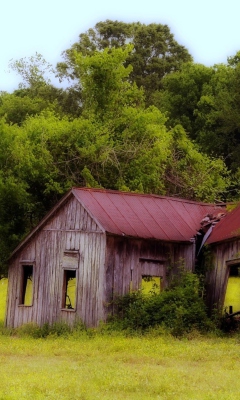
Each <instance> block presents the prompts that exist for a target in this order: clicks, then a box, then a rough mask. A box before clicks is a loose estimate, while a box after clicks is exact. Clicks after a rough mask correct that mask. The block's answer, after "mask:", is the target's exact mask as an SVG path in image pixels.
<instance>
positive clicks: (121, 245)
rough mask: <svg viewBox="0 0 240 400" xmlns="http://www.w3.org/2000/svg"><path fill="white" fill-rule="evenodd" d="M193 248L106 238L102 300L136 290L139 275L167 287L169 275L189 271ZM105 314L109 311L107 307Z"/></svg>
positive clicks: (139, 282)
mask: <svg viewBox="0 0 240 400" xmlns="http://www.w3.org/2000/svg"><path fill="white" fill-rule="evenodd" d="M194 258H195V245H194V244H192V243H190V244H178V243H163V242H162V243H161V242H158V241H154V240H143V239H139V240H138V239H129V238H124V237H114V236H107V258H106V281H107V291H106V299H107V302H110V301H111V300H112V298H113V296H114V295H124V294H126V293H128V292H129V290H130V282H131V289H132V290H137V289H139V288H140V285H141V281H142V275H154V276H161V277H162V278H163V286H167V285H168V281H169V280H170V279H171V275H173V274H176V273H178V271H179V266H181V265H183V264H184V265H185V267H186V268H187V269H188V270H189V271H192V270H193V266H194ZM109 312H112V308H111V307H109Z"/></svg>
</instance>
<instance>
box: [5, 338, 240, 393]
mask: <svg viewBox="0 0 240 400" xmlns="http://www.w3.org/2000/svg"><path fill="white" fill-rule="evenodd" d="M239 341H240V340H239V338H238V337H235V338H225V339H223V338H207V337H201V336H197V334H196V335H195V337H190V336H189V337H188V338H185V339H181V340H179V339H176V338H173V337H172V336H170V335H169V336H168V335H163V336H162V335H159V334H157V331H153V332H152V333H151V334H148V335H146V336H143V337H124V336H123V335H121V334H117V333H113V332H112V334H111V335H109V334H108V335H107V334H101V332H96V331H92V334H90V333H89V332H88V333H87V332H82V333H79V334H73V335H70V336H68V337H67V338H65V339H64V338H63V337H55V336H54V337H48V338H47V339H33V338H31V337H16V336H15V337H7V336H3V335H2V336H1V337H0V372H1V380H0V399H4V400H19V399H26V400H28V399H29V400H30V399H36V400H38V399H39V400H40V399H41V400H42V399H59V400H65V399H67V400H71V399H72V400H77V399H81V400H95V399H101V400H113V399H114V400H120V399H121V400H153V399H156V400H157V399H164V400H172V399H184V400H188V399H189V400H190V399H191V400H193V399H194V400H198V399H199V400H204V399H207V400H210V399H211V400H212V399H217V400H229V399H230V400H231V399H232V400H233V399H234V400H235V399H236V400H238V399H239V393H240V380H239V379H237V376H238V373H239V369H240V355H239V351H238V347H239Z"/></svg>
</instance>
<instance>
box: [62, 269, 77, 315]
mask: <svg viewBox="0 0 240 400" xmlns="http://www.w3.org/2000/svg"><path fill="white" fill-rule="evenodd" d="M75 307H76V270H73V269H65V270H64V275H63V300H62V308H65V309H68V310H74V309H75Z"/></svg>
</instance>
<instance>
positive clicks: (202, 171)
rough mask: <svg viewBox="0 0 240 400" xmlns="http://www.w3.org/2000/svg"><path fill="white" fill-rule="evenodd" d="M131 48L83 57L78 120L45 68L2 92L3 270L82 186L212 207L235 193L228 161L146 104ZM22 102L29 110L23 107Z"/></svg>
mask: <svg viewBox="0 0 240 400" xmlns="http://www.w3.org/2000/svg"><path fill="white" fill-rule="evenodd" d="M131 52H132V47H131V46H126V47H125V48H124V49H123V48H112V49H107V48H106V49H104V50H103V51H101V52H99V51H96V52H94V53H91V55H83V54H79V53H75V65H76V68H77V70H78V74H79V77H80V82H81V85H82V96H83V99H84V102H83V104H82V115H81V116H80V117H78V118H73V117H72V115H71V116H70V115H64V113H62V112H58V111H59V109H58V107H57V106H55V103H51V102H50V101H49V97H48V96H46V97H45V95H44V93H46V92H44V90H45V89H47V90H48V88H49V86H48V83H46V84H45V83H44V82H43V81H42V78H41V77H39V79H38V72H37V73H35V69H33V75H34V76H33V83H31V82H30V81H29V82H30V83H31V85H30V86H29V87H27V88H25V89H21V90H19V91H17V92H16V93H13V94H12V95H8V94H2V96H1V99H2V103H1V104H2V105H0V115H1V112H2V115H3V114H4V115H5V118H2V119H1V120H0V134H1V135H0V143H1V149H4V151H3V150H2V151H1V152H0V204H1V207H2V209H3V212H2V213H1V214H0V243H1V259H0V263H1V268H3V266H4V265H5V261H6V259H7V257H8V256H9V254H10V252H11V250H12V249H13V248H14V246H15V245H16V243H17V242H18V241H19V240H20V238H22V237H23V236H24V235H25V234H26V233H27V232H28V231H29V230H30V229H31V228H32V227H33V226H34V225H36V223H37V222H38V221H39V220H40V219H41V218H42V217H43V216H44V214H45V213H46V212H47V211H48V210H49V209H50V208H51V207H52V206H53V205H55V204H56V202H57V201H58V199H59V198H60V196H62V194H63V193H65V192H66V191H67V190H68V189H69V188H70V187H72V186H90V187H104V188H109V189H117V190H126V191H135V192H145V193H155V194H162V195H164V194H167V195H170V196H171V195H174V196H179V197H187V198H190V199H193V200H207V201H212V200H214V199H215V198H216V197H220V196H221V194H222V193H224V191H225V190H226V188H227V185H228V176H227V171H226V168H225V166H224V163H223V161H222V160H220V159H213V158H210V157H207V156H206V155H204V154H201V153H200V152H199V150H198V148H197V147H196V145H195V144H194V143H192V142H191V141H190V139H189V138H188V136H187V134H186V132H185V131H184V129H183V128H182V127H181V126H180V125H179V126H176V127H174V128H172V129H170V128H167V126H166V124H167V118H166V116H165V115H164V114H163V113H162V112H161V111H160V110H159V109H157V108H156V107H154V106H151V107H146V105H145V103H144V93H143V90H142V89H139V88H138V87H137V85H136V84H135V83H130V80H129V76H130V75H129V74H130V73H131V66H128V67H126V66H125V60H126V59H127V57H128V56H129V54H130V53H131ZM25 67H26V66H25V64H23V69H24V68H25ZM27 68H28V66H27ZM29 73H30V75H31V68H30V72H29ZM35 74H37V77H35ZM27 76H28V75H27ZM29 79H30V78H29ZM34 79H35V80H34ZM35 81H36V82H35ZM34 82H35V83H34ZM36 88H37V89H36ZM35 89H36V90H37V96H40V97H34V91H35ZM18 98H20V99H23V102H22V107H23V109H24V106H26V109H24V110H22V109H21V107H19V108H18V104H19V102H18ZM31 99H33V102H31ZM28 102H29V104H31V107H32V108H31V107H28V106H27V104H28ZM50 103H51V106H50ZM1 107H2V108H1ZM209 172H211V173H209Z"/></svg>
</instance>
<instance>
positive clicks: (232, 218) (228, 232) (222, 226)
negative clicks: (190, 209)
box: [207, 205, 240, 244]
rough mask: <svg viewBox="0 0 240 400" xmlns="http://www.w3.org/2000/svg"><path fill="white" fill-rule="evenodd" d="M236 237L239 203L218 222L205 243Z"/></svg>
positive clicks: (239, 227) (238, 235)
mask: <svg viewBox="0 0 240 400" xmlns="http://www.w3.org/2000/svg"><path fill="white" fill-rule="evenodd" d="M236 237H240V205H238V207H237V208H235V209H234V210H232V211H230V212H229V213H228V214H227V215H226V217H224V218H223V219H222V220H221V221H220V222H218V224H217V225H216V226H215V227H214V229H213V231H212V234H211V236H210V237H209V239H208V240H207V243H208V244H210V243H216V242H222V241H224V240H228V239H233V238H236Z"/></svg>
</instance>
